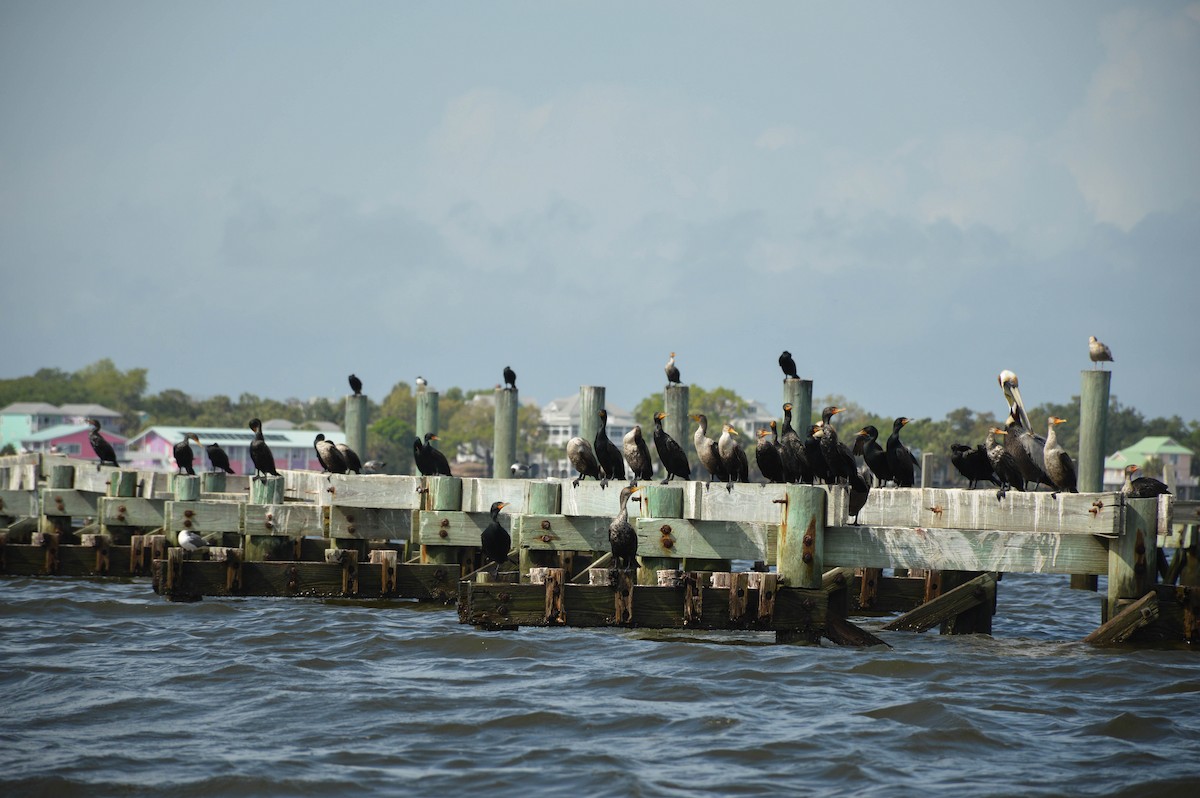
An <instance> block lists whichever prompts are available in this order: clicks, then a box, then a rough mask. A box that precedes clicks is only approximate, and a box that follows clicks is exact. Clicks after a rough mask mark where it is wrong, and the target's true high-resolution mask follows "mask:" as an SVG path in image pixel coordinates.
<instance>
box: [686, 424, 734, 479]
mask: <svg viewBox="0 0 1200 798" xmlns="http://www.w3.org/2000/svg"><path fill="white" fill-rule="evenodd" d="M690 418H691V419H692V421H695V422H696V424H697V426H696V431H695V432H693V433H692V444H693V445H694V446H695V447H696V457H698V458H700V465H702V466H704V467H705V468H706V469H707V470H708V483H707V484H705V486H704V487H706V488H707V487H709V486H710V485H712V483H713V480H714V479H719V480H721V481H722V482H728V481H729V471H728V470H727V469H726V468H725V464H724V463H722V462H721V453H720V452H719V451H718V450H717V442H716V441H714V440H713V439H712V438H710V437H708V416H706V415H704V414H703V413H696V414H695V415H692V416H690Z"/></svg>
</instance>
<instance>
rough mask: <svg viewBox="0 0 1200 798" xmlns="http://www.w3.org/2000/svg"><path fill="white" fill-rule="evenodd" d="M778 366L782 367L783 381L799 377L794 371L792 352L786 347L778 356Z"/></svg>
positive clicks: (794, 363)
mask: <svg viewBox="0 0 1200 798" xmlns="http://www.w3.org/2000/svg"><path fill="white" fill-rule="evenodd" d="M779 368H781V369H783V379H784V381H787V380H798V379H800V375H799V374H797V373H796V361H795V360H792V353H791V352H789V351H787V350H786V349H785V350H783V354H782V355H780V356H779Z"/></svg>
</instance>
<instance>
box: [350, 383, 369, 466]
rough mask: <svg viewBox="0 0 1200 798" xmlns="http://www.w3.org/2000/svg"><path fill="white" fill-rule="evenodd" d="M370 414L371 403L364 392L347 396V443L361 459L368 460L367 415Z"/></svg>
mask: <svg viewBox="0 0 1200 798" xmlns="http://www.w3.org/2000/svg"><path fill="white" fill-rule="evenodd" d="M369 415H370V404H369V402H368V400H367V397H366V396H365V395H363V394H359V395H358V396H355V395H353V394H351V395H350V396H347V397H346V445H347V446H349V447H350V448H351V449H353V450H354V452H355V454H357V455H358V456H359V459H361V460H363V461H366V460H367V459H368V456H367V416H369Z"/></svg>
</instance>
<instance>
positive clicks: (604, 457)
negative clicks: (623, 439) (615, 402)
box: [592, 407, 625, 480]
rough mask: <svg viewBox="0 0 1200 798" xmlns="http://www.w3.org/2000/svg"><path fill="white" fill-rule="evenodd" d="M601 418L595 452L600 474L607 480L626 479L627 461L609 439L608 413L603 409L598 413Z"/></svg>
mask: <svg viewBox="0 0 1200 798" xmlns="http://www.w3.org/2000/svg"><path fill="white" fill-rule="evenodd" d="M596 415H598V416H599V417H600V429H598V430H596V443H595V446H594V447H593V449H592V450H593V451H594V452H595V453H596V459H597V460H599V461H600V473H601V475H602V476H603V477H604V478H605V479H622V480H623V479H625V460H624V459H623V458H622V457H621V450H620V449H618V448H617V445H616V444H615V443H613V442H612V441H610V440H609V439H608V411H607V410H605V409H604V408H603V407H602V408H600V409H599V410H598V411H596Z"/></svg>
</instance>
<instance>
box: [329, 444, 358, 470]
mask: <svg viewBox="0 0 1200 798" xmlns="http://www.w3.org/2000/svg"><path fill="white" fill-rule="evenodd" d="M336 446H337V450H338V453H339V454H341V456H342V459H343V460H345V461H346V473H347V474H349V473H350V472H351V471H353V472H354V473H355V474H361V473H362V472H363V466H362V460H360V459H359V457H358V452H356V451H354V450H353V449H351V448H350V447H349V446H347V445H346V444H344V443H339V444H336Z"/></svg>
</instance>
